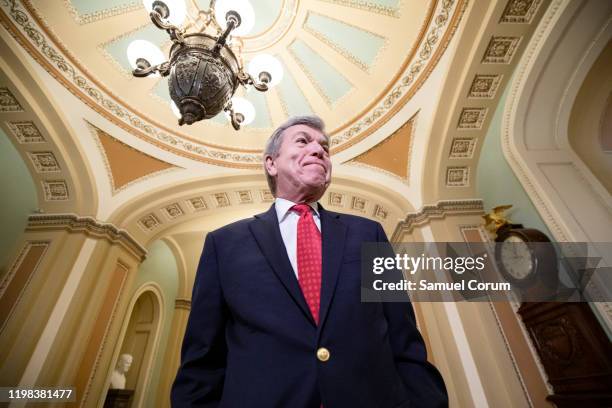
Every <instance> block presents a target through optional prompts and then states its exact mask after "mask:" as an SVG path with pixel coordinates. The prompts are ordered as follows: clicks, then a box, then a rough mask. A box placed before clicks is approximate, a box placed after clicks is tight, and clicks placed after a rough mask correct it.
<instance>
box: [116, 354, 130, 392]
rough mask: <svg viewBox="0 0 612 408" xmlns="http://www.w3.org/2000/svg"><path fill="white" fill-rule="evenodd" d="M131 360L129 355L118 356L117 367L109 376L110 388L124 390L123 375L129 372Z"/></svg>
mask: <svg viewBox="0 0 612 408" xmlns="http://www.w3.org/2000/svg"><path fill="white" fill-rule="evenodd" d="M133 359H134V358H133V357H132V355H131V354H122V355H120V356H119V361H117V366H116V367H115V369H114V370H113V374H111V382H110V388H116V389H120V390H123V389H125V374H126V373H127V372H128V371H129V369H130V366H131V365H132V361H133Z"/></svg>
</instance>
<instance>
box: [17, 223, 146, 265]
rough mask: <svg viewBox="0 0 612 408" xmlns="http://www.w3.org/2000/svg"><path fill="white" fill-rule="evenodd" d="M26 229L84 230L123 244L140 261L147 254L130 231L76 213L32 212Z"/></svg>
mask: <svg viewBox="0 0 612 408" xmlns="http://www.w3.org/2000/svg"><path fill="white" fill-rule="evenodd" d="M26 230H27V231H43V230H65V231H68V232H82V233H84V234H86V235H88V236H91V237H94V238H102V239H106V240H107V241H108V242H110V243H111V244H113V245H114V244H119V245H121V246H122V247H123V248H125V249H126V250H127V251H128V252H130V253H131V254H132V255H134V256H135V257H136V258H137V259H138V261H139V262H142V261H144V259H145V258H146V255H147V250H146V249H145V248H144V247H143V246H142V245H140V244H139V243H138V241H136V239H134V237H132V235H131V234H130V233H129V232H128V231H126V230H124V229H120V228H117V227H116V226H114V225H113V224H110V223H103V222H100V221H97V220H95V219H94V218H93V217H79V216H78V215H76V214H32V215H30V217H29V219H28V226H27V227H26Z"/></svg>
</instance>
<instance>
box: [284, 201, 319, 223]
mask: <svg viewBox="0 0 612 408" xmlns="http://www.w3.org/2000/svg"><path fill="white" fill-rule="evenodd" d="M296 204H297V203H294V202H293V201H289V200H286V199H284V198H279V197H276V199H275V200H274V208H275V209H276V216H277V218H278V222H279V223H280V222H282V221H283V220H284V219H285V217H286V216H287V213H288V212H289V210H290V209H291V207H293V206H294V205H296ZM308 205H309V206H310V208H312V210H313V212H314V215H315V216H317V217H319V203H317V202H316V201H314V202H312V203H308Z"/></svg>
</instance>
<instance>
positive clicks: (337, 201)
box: [329, 192, 344, 207]
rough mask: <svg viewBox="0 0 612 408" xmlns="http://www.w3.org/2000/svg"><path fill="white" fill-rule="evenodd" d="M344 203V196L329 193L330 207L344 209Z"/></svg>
mask: <svg viewBox="0 0 612 408" xmlns="http://www.w3.org/2000/svg"><path fill="white" fill-rule="evenodd" d="M343 201H344V195H343V194H340V193H333V192H330V193H329V205H333V206H334V207H344V204H343Z"/></svg>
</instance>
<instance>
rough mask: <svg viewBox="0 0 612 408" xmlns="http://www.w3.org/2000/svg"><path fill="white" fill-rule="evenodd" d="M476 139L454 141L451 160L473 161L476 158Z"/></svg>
mask: <svg viewBox="0 0 612 408" xmlns="http://www.w3.org/2000/svg"><path fill="white" fill-rule="evenodd" d="M475 146H476V139H475V138H471V137H465V138H464V137H459V138H456V139H453V143H452V145H451V151H450V154H449V156H448V158H449V159H471V158H472V157H473V156H474V147H475Z"/></svg>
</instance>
